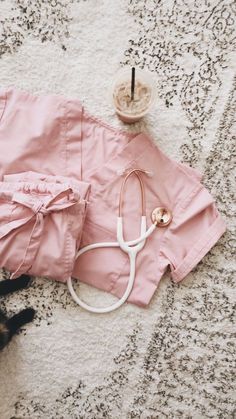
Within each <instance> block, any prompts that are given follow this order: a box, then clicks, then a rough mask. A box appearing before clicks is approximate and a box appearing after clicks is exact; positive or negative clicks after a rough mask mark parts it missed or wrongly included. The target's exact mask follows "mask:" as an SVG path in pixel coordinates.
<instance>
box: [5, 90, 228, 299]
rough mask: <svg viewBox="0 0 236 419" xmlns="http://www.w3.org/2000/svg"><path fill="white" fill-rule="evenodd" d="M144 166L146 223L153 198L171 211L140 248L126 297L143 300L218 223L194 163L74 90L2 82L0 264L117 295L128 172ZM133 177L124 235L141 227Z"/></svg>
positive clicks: (181, 268)
mask: <svg viewBox="0 0 236 419" xmlns="http://www.w3.org/2000/svg"><path fill="white" fill-rule="evenodd" d="M133 169H140V170H144V171H146V172H147V173H148V175H144V177H143V178H142V179H143V182H144V185H145V194H146V214H147V222H148V226H147V227H149V226H150V225H151V224H152V220H151V214H152V212H153V210H154V209H155V208H156V207H165V208H167V209H168V210H169V211H170V212H171V214H172V217H173V218H172V221H171V222H170V224H169V225H168V226H166V227H163V228H158V227H157V228H156V230H155V232H154V233H153V234H152V235H151V236H150V237H149V238H148V239H147V241H146V243H145V246H144V248H143V250H142V251H141V252H140V253H139V254H138V256H137V266H136V278H135V282H134V286H133V289H132V292H131V294H130V296H129V299H128V301H129V302H132V303H134V304H138V305H140V306H145V305H147V304H148V303H149V301H150V299H151V298H152V296H153V294H154V292H155V289H156V287H157V286H158V283H159V281H160V279H161V277H162V275H163V274H164V272H165V271H166V269H167V267H168V266H169V267H170V270H171V276H172V278H173V280H174V281H176V282H178V281H181V280H182V279H183V278H184V277H185V276H186V275H187V274H188V273H189V272H190V271H191V270H192V269H193V268H194V267H195V266H196V264H197V263H198V262H199V261H200V260H201V259H202V258H203V256H204V255H205V254H206V253H207V252H208V251H209V250H210V249H211V247H212V246H213V245H214V244H215V243H216V242H217V240H218V239H219V238H220V237H221V235H222V234H223V233H224V231H225V223H224V221H223V220H222V218H221V216H220V215H219V213H218V211H217V209H216V206H215V203H214V199H213V197H212V196H211V195H210V194H209V192H208V191H207V190H206V189H205V188H204V186H203V185H202V184H201V175H200V174H199V172H198V171H196V170H194V169H192V168H190V167H188V166H185V165H183V164H181V163H176V162H174V161H173V160H171V159H169V158H168V157H167V156H165V155H164V154H163V153H162V152H161V151H160V150H159V149H158V148H157V147H156V146H155V145H154V144H153V142H152V140H151V139H150V138H149V137H148V135H146V134H142V133H141V134H136V135H133V134H128V133H125V132H122V131H119V130H116V129H113V128H111V127H110V126H108V125H106V124H105V123H103V122H102V121H100V120H99V119H97V118H94V117H92V116H91V115H89V114H88V113H87V112H86V111H85V110H84V109H83V107H82V105H81V103H80V102H79V101H78V100H77V99H70V100H69V99H66V98H64V97H61V96H58V95H40V96H37V95H33V94H30V93H26V92H22V91H19V90H17V89H14V88H11V89H6V90H1V91H0V181H1V182H0V266H2V267H5V268H6V269H8V270H10V271H11V272H12V278H15V277H16V276H19V274H21V273H26V272H27V273H29V274H32V275H35V276H45V277H49V278H53V279H56V280H59V281H62V282H66V281H67V280H68V278H69V277H70V276H72V277H73V278H77V279H80V280H81V281H83V282H85V283H87V284H90V285H92V286H94V287H97V288H100V289H102V290H105V291H108V292H110V293H112V294H114V295H116V296H117V297H121V296H122V295H123V294H124V291H125V289H126V286H127V281H128V278H129V260H128V258H127V255H126V254H125V253H124V252H122V250H121V249H119V248H104V249H95V250H91V251H89V252H87V253H85V254H83V255H81V256H80V257H79V259H77V260H76V252H77V250H78V248H80V247H84V246H87V245H89V244H92V243H96V242H107V241H116V239H117V238H116V222H117V216H118V212H119V208H118V207H119V195H120V189H121V185H122V182H123V179H124V176H125V174H127V173H129V172H130V171H132V170H133ZM139 187H140V185H139V182H138V179H137V178H136V177H135V176H133V177H132V180H130V181H129V182H128V183H127V185H126V188H125V192H124V204H123V216H124V236H125V240H133V239H135V238H136V237H138V236H139V228H140V216H141V210H140V206H141V198H140V189H139Z"/></svg>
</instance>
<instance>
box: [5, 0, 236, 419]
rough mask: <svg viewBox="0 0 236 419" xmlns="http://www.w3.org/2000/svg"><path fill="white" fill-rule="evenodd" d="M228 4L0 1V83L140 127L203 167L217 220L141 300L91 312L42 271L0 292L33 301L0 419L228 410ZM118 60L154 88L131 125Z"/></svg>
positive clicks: (231, 11)
mask: <svg viewBox="0 0 236 419" xmlns="http://www.w3.org/2000/svg"><path fill="white" fill-rule="evenodd" d="M235 11H236V8H235V3H234V2H233V0H232V1H231V0H221V1H216V0H189V1H186V0H113V1H112V0H63V1H62V0H61V1H59V0H50V1H45V0H1V1H0V85H1V86H2V87H7V86H10V85H14V86H16V87H18V88H22V89H24V90H29V91H32V92H36V93H43V92H47V93H58V94H64V95H66V96H69V97H78V98H79V99H80V100H81V101H82V102H83V104H84V106H85V107H86V108H87V109H88V110H89V111H90V112H91V113H93V114H95V115H97V116H99V117H100V118H102V119H103V120H105V121H107V122H108V123H109V124H112V125H114V126H115V127H121V126H122V127H123V128H125V129H127V130H132V131H137V132H138V131H140V130H142V131H146V132H149V133H150V134H151V135H152V136H153V138H154V139H155V141H156V143H157V145H158V146H159V147H160V148H161V149H162V150H163V151H164V152H165V153H167V154H168V155H169V156H170V157H172V158H174V159H176V160H178V161H182V162H186V163H188V164H190V165H191V166H193V167H196V168H198V169H200V170H201V171H202V172H203V174H204V184H205V185H206V187H207V188H208V189H209V190H210V192H211V193H212V194H213V196H214V198H215V200H216V202H217V205H218V208H219V210H220V212H221V214H222V216H223V217H224V219H225V220H226V223H227V232H226V233H225V234H224V236H223V237H222V238H221V239H220V241H219V242H218V243H217V245H216V246H215V247H214V248H213V249H212V250H211V251H210V252H209V253H208V254H207V256H205V257H204V259H203V260H202V261H201V263H199V265H198V266H197V267H196V268H195V269H194V270H193V271H192V272H191V273H190V274H189V275H188V276H187V278H186V279H185V280H184V281H183V282H182V283H180V284H178V285H175V284H174V283H173V282H172V281H171V279H170V277H169V275H168V274H166V275H165V276H164V278H163V279H162V281H161V284H160V286H159V288H158V290H157V291H156V293H155V296H154V298H153V299H152V301H151V304H150V306H149V307H148V308H147V309H141V308H138V307H135V306H133V305H131V304H126V305H124V306H123V307H122V308H121V309H120V310H118V311H116V312H114V313H111V314H106V315H102V316H96V315H92V314H89V313H87V312H85V311H83V310H81V309H80V308H79V307H78V306H76V304H75V303H74V302H73V301H72V299H71V298H70V296H69V295H68V291H67V288H66V286H65V285H63V284H59V283H56V282H53V281H49V280H46V279H43V278H35V279H34V280H33V284H32V286H31V287H30V288H29V289H27V290H24V291H22V292H19V293H17V294H14V295H11V296H9V297H7V298H4V299H3V300H1V307H2V308H4V309H6V311H7V312H8V313H9V314H10V313H14V312H16V311H18V310H20V309H21V308H24V307H26V306H33V307H34V308H35V309H36V310H37V317H36V319H35V321H34V322H33V323H32V324H30V325H28V326H27V327H26V328H25V329H24V330H23V331H22V332H21V333H20V334H19V335H18V336H16V337H15V338H14V339H13V341H12V342H11V343H10V345H9V346H8V347H7V348H5V350H4V351H3V352H1V354H0V418H1V419H10V418H11V419H13V418H14V419H20V418H27V419H36V418H37V419H54V418H60V419H71V418H72V419H74V418H76V419H77V418H81V419H90V418H91V419H93V418H94V419H100V418H101V419H102V418H109V419H118V418H122V419H126V418H127V419H131V418H142V419H156V418H160V419H162V418H170V419H171V418H174V419H176V418H183V419H190V418H194V419H205V418H214V419H216V418H219V419H230V418H234V417H236V412H235V410H234V409H235V401H236V400H235V398H236V397H235V394H236V393H235V390H236V389H235V380H234V379H235V372H236V371H235V364H234V357H235V340H234V336H233V332H234V328H233V323H234V322H235V311H234V310H235V309H234V304H235V280H234V274H235V241H234V237H235V236H234V234H235V230H234V226H235V218H234V214H235V196H234V192H235V183H234V182H235V179H234V168H235V125H234V118H235V111H236V102H235V99H236V98H235V81H234V74H235V56H234V48H235V45H234V41H235V34H236V33H235ZM125 64H128V65H136V66H140V67H144V68H147V69H149V70H150V71H151V72H152V74H153V77H154V79H155V81H156V86H157V91H158V98H157V101H156V104H155V107H154V108H153V110H152V112H151V113H150V114H149V116H148V117H147V118H146V119H145V120H143V121H142V122H140V123H138V124H136V125H134V126H132V127H130V126H125V125H123V124H122V123H121V122H120V121H118V119H117V117H116V116H115V114H114V110H113V107H112V105H111V103H110V99H109V86H110V84H111V81H112V77H113V75H114V74H115V72H116V71H117V70H118V69H119V68H120V67H121V66H123V65H125ZM7 275H8V274H7V273H6V272H4V271H3V272H2V278H4V277H7ZM80 290H81V293H82V294H83V296H84V297H85V298H87V300H89V301H90V302H91V303H95V302H97V301H98V300H99V303H101V304H109V303H110V302H111V301H114V297H112V296H110V295H108V294H104V293H102V292H100V291H97V290H94V289H92V288H89V287H87V286H85V285H83V286H82V285H81V286H80Z"/></svg>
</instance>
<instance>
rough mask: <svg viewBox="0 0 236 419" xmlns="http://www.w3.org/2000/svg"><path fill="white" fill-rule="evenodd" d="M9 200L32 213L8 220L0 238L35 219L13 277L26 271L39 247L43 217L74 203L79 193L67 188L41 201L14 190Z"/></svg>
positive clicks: (77, 200)
mask: <svg viewBox="0 0 236 419" xmlns="http://www.w3.org/2000/svg"><path fill="white" fill-rule="evenodd" d="M65 198H66V200H65ZM11 201H12V202H15V203H18V204H20V205H22V206H25V207H27V208H29V209H30V210H31V211H32V215H30V216H28V217H25V218H22V219H19V220H15V221H10V222H9V223H7V224H5V225H3V226H2V227H0V239H2V238H3V237H5V236H7V235H8V234H9V233H10V232H11V231H13V230H16V229H18V228H20V227H21V226H23V225H26V224H28V223H29V222H30V221H32V220H33V219H35V222H34V225H33V228H32V230H31V233H30V237H29V241H28V244H27V246H26V249H25V252H24V256H23V258H22V262H21V263H20V265H19V266H18V268H17V269H16V270H15V272H13V273H12V274H11V279H13V278H17V277H18V276H20V275H21V274H23V273H25V272H27V271H28V270H29V269H30V268H31V266H32V263H33V261H34V259H35V257H36V255H37V252H38V249H39V245H40V239H41V235H42V231H43V226H44V218H45V217H46V216H47V215H48V214H50V213H52V212H55V211H61V210H64V209H66V208H69V207H71V206H73V205H75V204H76V203H78V202H79V201H80V195H79V194H78V193H73V190H72V189H71V188H67V189H65V190H61V191H60V192H58V193H57V194H56V195H54V196H52V197H50V199H48V201H47V202H42V201H41V200H40V199H38V198H37V197H35V196H32V195H26V194H24V193H21V192H16V193H13V194H12V199H11Z"/></svg>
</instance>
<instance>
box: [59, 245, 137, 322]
mask: <svg viewBox="0 0 236 419" xmlns="http://www.w3.org/2000/svg"><path fill="white" fill-rule="evenodd" d="M103 247H105V246H103ZM129 259H130V275H129V281H128V285H127V288H126V290H125V292H124V294H123V296H122V297H121V298H120V300H118V301H117V302H116V303H114V304H112V305H110V306H108V307H101V308H99V307H92V306H90V305H88V304H86V303H85V302H84V301H82V300H81V299H80V298H79V297H78V295H77V294H76V293H75V291H74V288H73V285H72V280H71V278H69V280H68V281H67V285H68V289H69V291H70V293H71V296H72V298H73V300H74V301H75V302H76V303H77V304H79V305H80V307H82V308H84V309H85V310H87V311H90V312H91V313H97V314H102V313H109V312H111V311H114V310H116V309H117V308H119V307H120V306H121V305H122V304H124V303H125V301H126V300H127V299H128V297H129V295H130V293H131V291H132V288H133V285H134V279H135V259H136V254H134V253H132V254H131V253H130V254H129Z"/></svg>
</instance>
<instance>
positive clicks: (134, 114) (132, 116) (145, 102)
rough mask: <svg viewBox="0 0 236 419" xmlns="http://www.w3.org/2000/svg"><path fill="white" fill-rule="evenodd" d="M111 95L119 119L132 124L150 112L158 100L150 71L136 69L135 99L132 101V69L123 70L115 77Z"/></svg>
mask: <svg viewBox="0 0 236 419" xmlns="http://www.w3.org/2000/svg"><path fill="white" fill-rule="evenodd" d="M111 95H112V103H113V105H114V107H115V110H116V113H117V115H118V116H119V118H120V119H121V120H122V121H123V122H126V123H128V124H132V123H134V122H137V121H139V120H140V119H141V118H143V117H144V116H145V115H146V114H147V113H148V112H149V111H150V109H151V108H152V106H153V103H154V101H155V98H156V88H155V84H154V80H153V78H152V76H151V74H150V73H149V72H148V71H146V70H141V69H139V68H135V89H134V99H133V100H131V67H129V68H122V69H121V70H120V71H119V72H118V73H117V74H116V76H115V77H114V80H113V83H112V86H111Z"/></svg>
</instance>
